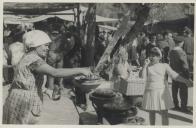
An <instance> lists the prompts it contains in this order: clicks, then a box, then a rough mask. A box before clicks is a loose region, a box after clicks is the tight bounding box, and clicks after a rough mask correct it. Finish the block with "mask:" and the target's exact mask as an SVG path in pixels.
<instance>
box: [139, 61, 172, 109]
mask: <svg viewBox="0 0 196 128" xmlns="http://www.w3.org/2000/svg"><path fill="white" fill-rule="evenodd" d="M168 73H169V74H171V73H173V72H172V70H171V68H170V67H169V66H168V65H167V64H162V63H158V64H155V65H152V66H149V67H147V78H146V88H145V91H144V95H143V102H142V105H143V109H145V110H155V111H160V110H168V109H171V108H173V107H174V104H173V101H172V98H171V95H170V92H169V87H168V84H167V82H166V81H165V76H166V74H168Z"/></svg>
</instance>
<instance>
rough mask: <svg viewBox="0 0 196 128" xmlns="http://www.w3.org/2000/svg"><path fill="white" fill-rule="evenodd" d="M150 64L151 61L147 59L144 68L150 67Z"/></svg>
mask: <svg viewBox="0 0 196 128" xmlns="http://www.w3.org/2000/svg"><path fill="white" fill-rule="evenodd" d="M149 63H150V60H149V59H145V61H144V66H145V67H146V66H148V65H149Z"/></svg>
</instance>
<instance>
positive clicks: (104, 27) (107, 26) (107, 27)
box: [98, 25, 117, 31]
mask: <svg viewBox="0 0 196 128" xmlns="http://www.w3.org/2000/svg"><path fill="white" fill-rule="evenodd" d="M98 26H99V27H100V28H102V29H107V30H113V31H115V30H117V28H116V27H112V26H109V25H98Z"/></svg>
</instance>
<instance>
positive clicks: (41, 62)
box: [29, 59, 46, 71]
mask: <svg viewBox="0 0 196 128" xmlns="http://www.w3.org/2000/svg"><path fill="white" fill-rule="evenodd" d="M43 64H46V62H45V61H44V60H43V59H38V60H36V61H35V62H33V63H31V64H30V65H29V68H30V69H31V70H32V71H34V70H35V69H36V68H38V67H39V66H41V65H43Z"/></svg>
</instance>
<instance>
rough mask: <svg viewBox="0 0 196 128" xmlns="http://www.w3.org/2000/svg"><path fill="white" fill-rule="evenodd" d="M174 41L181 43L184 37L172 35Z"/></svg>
mask: <svg viewBox="0 0 196 128" xmlns="http://www.w3.org/2000/svg"><path fill="white" fill-rule="evenodd" d="M174 41H175V43H181V42H183V41H184V37H182V36H174Z"/></svg>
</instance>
